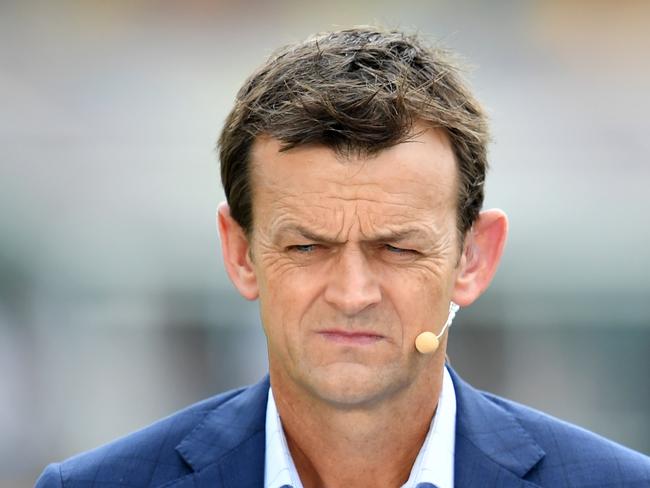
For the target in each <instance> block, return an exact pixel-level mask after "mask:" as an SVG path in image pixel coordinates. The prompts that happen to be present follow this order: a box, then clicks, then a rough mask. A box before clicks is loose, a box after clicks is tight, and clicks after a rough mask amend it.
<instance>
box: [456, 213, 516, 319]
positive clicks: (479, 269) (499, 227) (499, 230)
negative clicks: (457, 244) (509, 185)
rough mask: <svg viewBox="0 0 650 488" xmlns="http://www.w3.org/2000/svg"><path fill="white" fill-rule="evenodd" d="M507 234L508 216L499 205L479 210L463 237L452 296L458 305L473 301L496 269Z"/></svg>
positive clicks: (466, 304) (484, 288) (487, 283)
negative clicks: (495, 207) (461, 252)
mask: <svg viewBox="0 0 650 488" xmlns="http://www.w3.org/2000/svg"><path fill="white" fill-rule="evenodd" d="M507 235H508V217H506V214H505V213H503V211H501V210H498V209H492V210H486V211H483V212H481V213H480V214H479V217H478V219H477V220H476V222H474V225H473V226H472V229H471V230H470V231H469V232H468V233H467V236H466V237H465V244H464V246H463V255H462V256H461V258H460V262H459V264H458V274H457V276H456V281H455V283H454V289H453V293H452V300H453V301H454V302H456V303H457V304H458V305H460V306H461V307H466V306H468V305H470V304H471V303H472V302H474V301H475V300H476V299H477V298H478V297H479V296H481V294H482V293H483V292H484V291H485V290H486V289H487V287H488V286H489V284H490V282H491V281H492V277H493V276H494V274H495V273H496V270H497V267H498V265H499V261H500V260H501V254H502V253H503V248H504V246H505V244H506V237H507Z"/></svg>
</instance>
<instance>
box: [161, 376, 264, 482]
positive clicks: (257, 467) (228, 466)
mask: <svg viewBox="0 0 650 488" xmlns="http://www.w3.org/2000/svg"><path fill="white" fill-rule="evenodd" d="M268 393H269V377H268V375H267V376H265V377H264V379H262V381H260V382H259V383H257V384H256V385H254V386H252V387H250V388H247V389H245V390H243V391H242V392H241V393H239V394H238V395H235V396H234V397H232V398H230V399H228V400H226V401H225V402H224V403H222V404H221V405H219V406H218V407H216V408H215V409H214V410H213V411H212V412H210V413H209V414H208V415H207V416H206V417H205V419H204V420H203V421H202V422H201V423H200V424H199V425H198V426H197V427H195V428H194V430H193V431H192V432H190V433H189V434H188V435H187V436H186V437H185V438H184V439H183V441H182V442H181V443H180V444H179V445H178V446H176V451H177V452H178V453H179V454H180V455H181V456H182V457H183V459H184V460H185V461H186V462H187V463H188V464H189V465H190V466H191V467H192V468H193V469H194V473H192V474H189V475H187V476H185V477H183V478H181V479H179V480H176V481H174V482H173V483H171V484H169V485H166V486H169V487H172V486H174V487H178V488H181V487H184V486H188V487H189V486H192V487H197V488H198V487H202V486H206V487H207V486H210V487H214V486H220V487H224V488H230V487H232V488H235V487H236V488H240V487H241V488H246V487H251V488H252V487H260V486H264V446H265V430H264V424H265V418H266V401H267V397H268Z"/></svg>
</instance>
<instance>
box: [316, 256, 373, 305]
mask: <svg viewBox="0 0 650 488" xmlns="http://www.w3.org/2000/svg"><path fill="white" fill-rule="evenodd" d="M330 273H331V277H330V280H329V282H328V284H327V288H326V290H325V300H326V301H327V302H328V303H329V304H331V305H332V306H334V307H336V308H337V309H338V310H340V311H341V312H343V313H344V314H345V315H347V316H353V315H356V314H358V313H360V312H362V311H363V310H365V309H366V308H368V307H371V306H372V305H375V304H377V303H379V302H380V301H381V289H380V287H379V283H378V281H377V279H376V276H375V274H374V273H373V271H372V269H371V268H370V264H369V263H368V260H367V258H366V256H364V254H363V252H362V251H361V250H359V249H344V250H341V253H340V255H339V256H338V257H337V259H336V260H335V262H334V263H333V265H332V269H331V270H330Z"/></svg>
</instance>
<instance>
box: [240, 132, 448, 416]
mask: <svg viewBox="0 0 650 488" xmlns="http://www.w3.org/2000/svg"><path fill="white" fill-rule="evenodd" d="M279 149H280V144H279V142H278V141H277V140H275V139H271V138H259V139H258V140H257V141H256V143H255V144H254V146H253V151H252V159H251V160H252V169H253V172H252V174H253V188H254V195H253V206H254V207H253V214H254V229H253V234H252V242H251V259H252V263H253V268H254V272H255V276H256V278H257V283H258V287H259V298H260V310H261V317H262V323H263V325H264V329H265V332H266V335H267V340H268V348H269V364H270V370H271V375H272V379H273V380H275V381H283V382H289V383H290V384H291V385H292V386H293V387H297V388H299V389H301V390H302V391H305V392H307V393H308V394H310V395H313V396H315V397H318V398H319V399H321V400H325V401H328V402H331V403H333V404H338V405H348V406H353V405H362V404H372V403H374V402H376V401H380V400H381V399H382V398H386V397H389V396H390V395H393V394H395V393H396V392H399V391H401V390H403V389H404V388H407V387H409V385H412V384H413V383H414V382H415V381H416V380H417V379H418V378H420V377H421V376H422V375H431V374H434V373H433V371H432V368H431V361H433V360H434V358H438V360H440V358H441V357H443V356H444V344H443V345H442V346H441V348H440V349H439V350H438V351H437V352H436V353H435V354H434V355H432V356H423V355H420V354H419V353H417V352H416V350H415V347H414V341H415V337H416V336H417V335H418V334H419V333H420V332H423V331H425V330H433V331H435V332H436V333H437V332H438V331H439V330H440V328H441V326H442V325H443V324H444V322H445V320H446V318H447V312H448V307H449V301H450V297H451V293H452V289H453V285H454V280H455V273H456V264H457V261H458V256H459V243H458V238H457V233H456V209H455V203H456V192H457V178H456V164H455V160H454V156H453V152H452V148H451V145H450V143H449V140H448V139H447V137H446V135H445V134H444V132H442V131H441V130H433V129H428V130H425V131H423V132H421V133H419V135H417V136H414V137H413V138H412V139H411V140H410V141H409V142H406V143H402V144H398V145H397V146H394V147H392V148H389V149H387V150H384V151H382V152H380V153H379V154H378V155H377V156H375V157H371V158H349V159H348V158H346V159H343V158H341V157H340V156H337V155H336V154H335V153H334V152H333V151H332V150H330V149H327V148H325V147H322V146H303V147H298V148H295V149H292V150H289V151H286V152H279Z"/></svg>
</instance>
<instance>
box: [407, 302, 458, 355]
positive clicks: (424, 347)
mask: <svg viewBox="0 0 650 488" xmlns="http://www.w3.org/2000/svg"><path fill="white" fill-rule="evenodd" d="M459 308H460V307H459V306H458V305H457V304H455V303H454V302H451V303H450V304H449V315H448V316H447V322H445V325H444V327H443V328H442V330H441V331H440V334H438V335H435V334H434V333H433V332H429V331H427V332H422V333H421V334H418V336H417V337H416V338H415V348H416V349H417V350H418V352H419V353H421V354H431V353H433V352H435V351H436V349H438V345H439V344H440V338H441V337H442V336H443V334H444V333H445V331H446V330H447V328H449V326H450V325H451V322H452V321H453V320H454V316H455V315H456V312H458V309H459Z"/></svg>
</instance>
